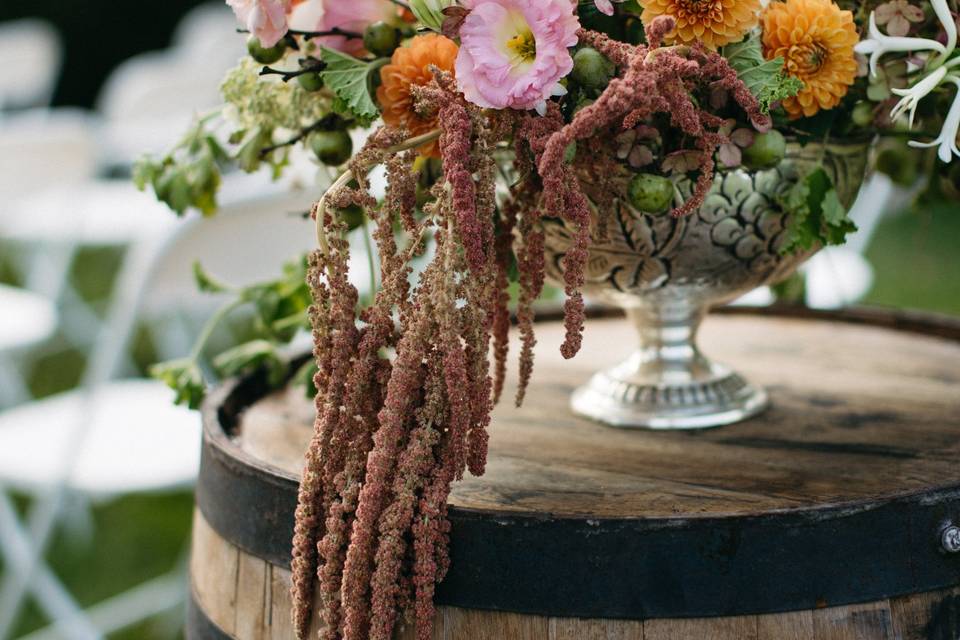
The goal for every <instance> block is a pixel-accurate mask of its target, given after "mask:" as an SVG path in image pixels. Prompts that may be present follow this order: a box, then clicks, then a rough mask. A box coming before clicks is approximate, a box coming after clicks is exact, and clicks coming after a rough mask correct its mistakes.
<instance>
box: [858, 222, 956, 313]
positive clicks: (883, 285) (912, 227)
mask: <svg viewBox="0 0 960 640" xmlns="http://www.w3.org/2000/svg"><path fill="white" fill-rule="evenodd" d="M958 239H960V203H943V204H940V205H937V206H931V207H924V208H921V207H918V208H916V209H915V210H914V211H910V212H907V213H903V214H900V215H899V216H896V217H893V218H889V219H887V220H885V221H884V222H883V223H882V224H881V226H880V228H879V229H878V231H877V236H876V238H875V239H874V241H873V243H872V244H871V246H870V250H869V251H868V252H867V258H868V259H869V260H870V262H871V263H872V264H873V266H874V269H875V273H876V283H875V285H874V287H873V290H872V291H870V293H869V294H868V295H867V297H866V299H865V300H864V303H865V304H882V305H886V306H892V307H907V308H911V309H922V310H927V311H938V312H942V313H952V314H957V315H960V254H958V251H957V246H958V244H957V240H958Z"/></svg>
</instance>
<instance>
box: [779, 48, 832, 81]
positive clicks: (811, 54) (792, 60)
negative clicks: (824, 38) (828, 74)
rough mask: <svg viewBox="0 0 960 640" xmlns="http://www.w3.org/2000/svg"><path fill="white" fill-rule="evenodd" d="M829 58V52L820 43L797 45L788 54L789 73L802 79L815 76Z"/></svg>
mask: <svg viewBox="0 0 960 640" xmlns="http://www.w3.org/2000/svg"><path fill="white" fill-rule="evenodd" d="M828 57H829V51H828V50H827V48H826V47H825V46H823V45H822V44H820V43H819V42H805V43H803V44H795V45H793V46H791V47H790V52H789V53H788V54H787V72H788V73H789V74H790V75H792V76H795V77H797V78H800V79H804V78H809V77H812V76H815V75H816V74H817V73H818V72H819V71H820V69H821V67H823V65H824V64H826V62H827V58H828Z"/></svg>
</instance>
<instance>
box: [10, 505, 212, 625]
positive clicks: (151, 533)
mask: <svg viewBox="0 0 960 640" xmlns="http://www.w3.org/2000/svg"><path fill="white" fill-rule="evenodd" d="M19 502H20V503H21V505H26V500H23V499H21V500H20V501H19ZM192 510H193V496H192V495H191V494H190V493H189V492H186V491H183V492H176V493H169V494H159V495H145V496H128V497H125V498H120V499H118V500H115V501H112V502H109V503H105V504H102V505H99V506H95V507H93V508H92V518H93V529H92V534H93V536H92V538H91V539H90V540H78V539H76V536H75V535H74V534H73V533H72V532H71V528H70V527H61V528H60V530H59V531H58V533H57V535H56V536H55V537H54V538H53V540H52V541H51V545H50V547H49V552H48V553H47V558H48V563H49V565H50V567H51V569H53V570H54V571H55V572H56V574H57V575H58V576H60V578H61V579H62V581H63V583H64V585H65V586H66V587H67V589H68V590H69V591H70V593H71V594H73V596H74V597H75V598H76V600H77V601H78V603H79V604H80V605H81V606H84V607H88V606H91V605H94V604H97V603H98V602H100V601H102V600H104V599H106V598H109V597H110V596H113V595H116V594H118V593H120V592H122V591H124V590H126V589H130V588H132V587H135V586H137V585H138V584H140V583H142V582H145V581H147V580H150V579H151V578H155V577H158V576H161V575H164V574H166V573H167V572H169V571H171V570H172V569H174V568H175V567H177V566H178V564H179V563H182V562H183V560H184V558H185V554H186V545H187V540H188V539H189V531H190V519H191V514H192ZM171 617H172V618H174V625H173V626H172V627H173V629H176V628H177V627H178V626H179V624H176V618H179V619H182V612H178V611H174V612H172V613H170V614H168V616H167V620H152V621H145V622H144V623H143V624H141V625H138V626H136V627H134V628H131V629H126V630H123V631H122V632H118V633H116V634H113V635H111V636H110V638H113V639H116V640H162V639H169V638H171V637H175V635H174V634H175V633H178V632H177V631H174V632H171V631H169V630H167V629H170V628H171V624H170V618H171ZM46 624H47V621H46V618H45V617H44V616H43V615H42V614H41V613H40V610H39V609H38V608H37V606H36V604H35V603H33V602H30V604H29V606H27V607H25V608H24V609H23V611H22V612H21V614H20V617H19V620H18V624H17V627H16V628H17V632H16V633H15V634H14V637H19V636H21V635H23V634H25V633H29V632H30V631H32V630H34V629H37V628H40V627H43V626H45V625H46Z"/></svg>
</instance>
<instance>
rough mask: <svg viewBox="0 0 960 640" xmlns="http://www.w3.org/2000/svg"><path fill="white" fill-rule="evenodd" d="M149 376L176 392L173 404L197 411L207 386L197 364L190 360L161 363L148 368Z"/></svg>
mask: <svg viewBox="0 0 960 640" xmlns="http://www.w3.org/2000/svg"><path fill="white" fill-rule="evenodd" d="M150 375H151V376H152V377H153V378H155V379H157V380H160V381H161V382H163V383H164V384H165V385H167V386H168V387H170V388H171V389H173V390H174V391H176V392H177V395H176V397H175V398H174V402H175V403H176V404H182V405H186V406H188V407H190V408H191V409H197V408H199V407H200V404H201V403H202V402H203V398H204V396H205V395H206V392H207V386H206V383H205V382H204V379H203V373H201V372H200V368H199V367H198V366H197V363H196V362H194V361H193V360H190V359H184V360H171V361H169V362H161V363H159V364H155V365H153V366H152V367H150Z"/></svg>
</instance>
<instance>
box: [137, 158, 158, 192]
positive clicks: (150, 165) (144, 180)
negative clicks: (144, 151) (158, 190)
mask: <svg viewBox="0 0 960 640" xmlns="http://www.w3.org/2000/svg"><path fill="white" fill-rule="evenodd" d="M161 171H162V168H161V166H160V165H158V164H157V163H156V162H154V161H153V159H152V158H150V157H149V156H143V157H142V158H140V159H139V160H137V163H136V164H135V165H133V184H135V185H136V186H137V189H139V190H140V191H144V190H145V189H146V188H147V185H149V184H153V181H154V180H156V179H157V176H158V175H160V172H161Z"/></svg>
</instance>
